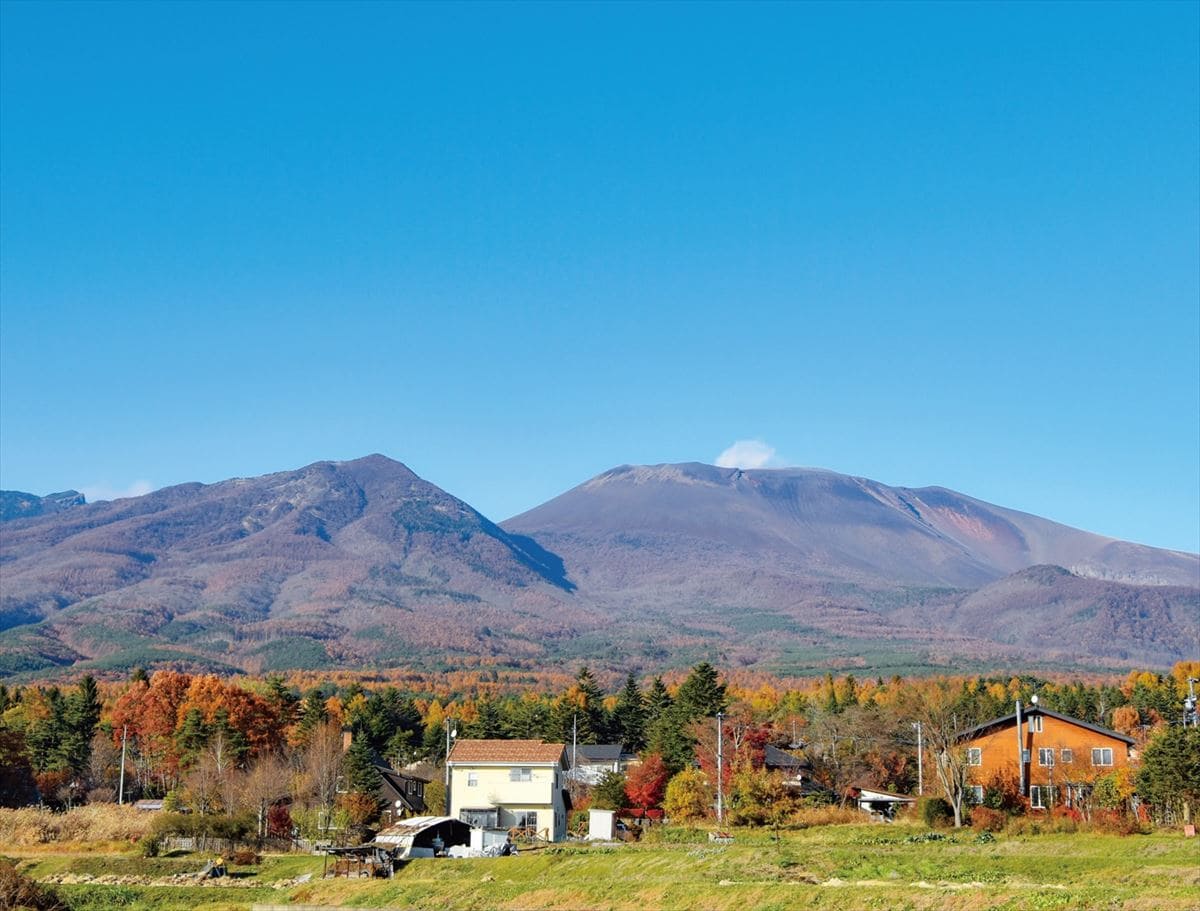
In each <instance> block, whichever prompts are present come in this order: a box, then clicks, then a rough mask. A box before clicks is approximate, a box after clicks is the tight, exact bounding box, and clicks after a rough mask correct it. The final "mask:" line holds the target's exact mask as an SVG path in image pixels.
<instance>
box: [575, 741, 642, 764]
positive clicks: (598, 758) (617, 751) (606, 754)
mask: <svg viewBox="0 0 1200 911" xmlns="http://www.w3.org/2000/svg"><path fill="white" fill-rule="evenodd" d="M575 751H576V752H577V753H578V754H579V758H580V759H584V760H587V761H588V762H613V761H615V760H618V759H621V758H628V757H630V756H632V754H631V753H627V752H626V751H625V748H624V747H622V746H621V744H619V743H581V744H579V746H577V747H575Z"/></svg>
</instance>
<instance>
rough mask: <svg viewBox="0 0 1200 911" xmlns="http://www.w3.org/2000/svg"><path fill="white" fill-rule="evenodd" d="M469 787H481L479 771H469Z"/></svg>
mask: <svg viewBox="0 0 1200 911" xmlns="http://www.w3.org/2000/svg"><path fill="white" fill-rule="evenodd" d="M467 787H468V788H477V787H479V773H478V772H467Z"/></svg>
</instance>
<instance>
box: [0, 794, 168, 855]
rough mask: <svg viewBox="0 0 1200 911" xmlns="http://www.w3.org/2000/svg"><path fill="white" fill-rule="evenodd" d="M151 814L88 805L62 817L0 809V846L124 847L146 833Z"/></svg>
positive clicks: (29, 810) (45, 812) (31, 810)
mask: <svg viewBox="0 0 1200 911" xmlns="http://www.w3.org/2000/svg"><path fill="white" fill-rule="evenodd" d="M152 822H153V814H151V813H144V812H141V811H139V810H135V809H134V808H133V807H130V806H124V807H120V806H117V805H116V804H111V803H110V804H91V805H89V806H86V807H76V808H75V809H73V810H68V811H66V812H65V813H51V812H50V811H48V810H40V809H38V808H36V807H25V808H22V809H20V810H5V809H0V844H3V845H7V846H11V847H14V848H17V847H21V848H34V847H59V848H68V847H72V846H79V845H82V844H87V845H88V846H89V847H92V848H96V847H98V846H99V845H100V844H101V843H103V844H110V845H111V844H121V845H125V846H128V845H129V844H132V843H133V842H135V841H137V840H138V839H139V838H141V837H142V836H143V835H145V834H146V833H147V832H149V831H150V824H151V823H152Z"/></svg>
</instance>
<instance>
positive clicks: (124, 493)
mask: <svg viewBox="0 0 1200 911" xmlns="http://www.w3.org/2000/svg"><path fill="white" fill-rule="evenodd" d="M152 490H154V485H153V484H151V483H150V482H149V481H134V482H133V483H132V484H130V485H129V486H128V487H125V488H119V487H113V486H112V485H111V484H93V485H91V486H90V487H81V488H79V492H80V493H81V494H83V495H84V496H85V497H87V501H88V502H89V503H96V502H98V501H100V500H123V499H125V498H126V497H140V496H142V495H143V494H148V493H150V491H152Z"/></svg>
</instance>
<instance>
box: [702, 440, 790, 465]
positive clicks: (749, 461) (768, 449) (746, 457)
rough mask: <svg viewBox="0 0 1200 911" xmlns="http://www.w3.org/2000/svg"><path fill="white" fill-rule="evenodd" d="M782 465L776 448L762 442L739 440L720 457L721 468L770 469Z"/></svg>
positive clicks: (718, 463) (718, 459) (718, 458)
mask: <svg viewBox="0 0 1200 911" xmlns="http://www.w3.org/2000/svg"><path fill="white" fill-rule="evenodd" d="M778 464H780V461H779V458H778V457H777V455H776V453H775V447H774V446H769V445H767V444H766V443H764V442H763V441H762V440H738V441H737V442H736V443H734V444H733V445H732V446H730V447H729V448H728V449H726V450H725V451H724V452H722V453H721V454H720V455H719V456H717V466H718V467H719V468H770V467H773V466H776V465H778Z"/></svg>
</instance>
